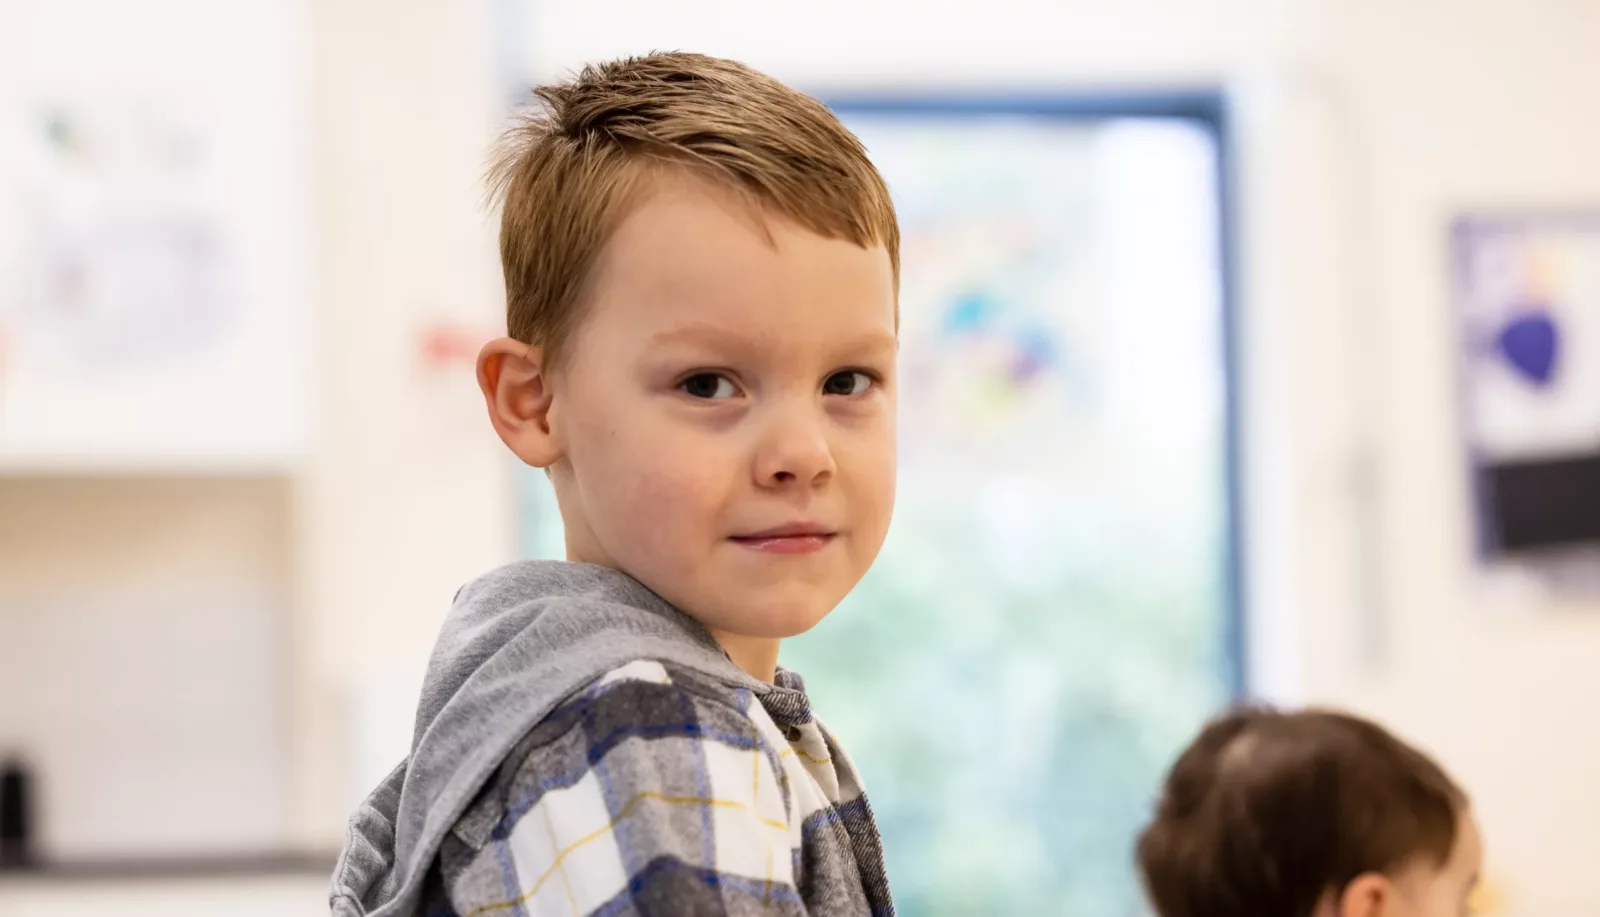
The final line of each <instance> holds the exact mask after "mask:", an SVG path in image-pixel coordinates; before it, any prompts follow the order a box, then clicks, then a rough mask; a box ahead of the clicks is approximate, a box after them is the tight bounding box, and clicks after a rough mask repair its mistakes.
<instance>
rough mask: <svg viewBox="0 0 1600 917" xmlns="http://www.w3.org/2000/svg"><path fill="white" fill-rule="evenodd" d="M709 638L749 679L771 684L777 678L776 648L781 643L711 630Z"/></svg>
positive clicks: (772, 639) (767, 638) (765, 638)
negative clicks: (713, 639)
mask: <svg viewBox="0 0 1600 917" xmlns="http://www.w3.org/2000/svg"><path fill="white" fill-rule="evenodd" d="M711 636H713V637H715V638H717V643H719V644H721V645H722V649H723V650H724V651H725V652H726V653H727V654H728V658H729V659H732V660H733V664H734V665H736V666H738V667H739V668H741V669H744V671H745V673H746V674H748V675H749V676H750V677H751V678H759V679H760V680H762V681H765V682H769V683H770V682H772V681H773V680H774V679H776V678H777V677H778V647H779V645H780V644H781V643H782V641H780V640H777V639H774V638H771V637H746V636H743V635H741V634H730V633H728V632H727V631H721V630H717V629H715V628H712V629H711Z"/></svg>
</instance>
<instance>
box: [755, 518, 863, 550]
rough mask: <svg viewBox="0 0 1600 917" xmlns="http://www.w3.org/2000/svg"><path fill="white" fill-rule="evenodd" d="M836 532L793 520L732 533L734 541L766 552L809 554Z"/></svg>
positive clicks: (819, 547) (820, 546) (836, 535)
mask: <svg viewBox="0 0 1600 917" xmlns="http://www.w3.org/2000/svg"><path fill="white" fill-rule="evenodd" d="M838 534H839V533H838V532H836V531H834V530H833V529H830V528H828V527H826V526H822V525H817V524H815V523H810V522H794V523H790V524H788V525H780V526H777V527H774V528H770V529H764V530H762V531H759V532H751V533H749V534H747V535H734V536H733V538H732V540H733V541H734V543H736V544H739V545H742V546H744V547H746V548H750V549H752V550H755V551H761V552H764V553H767V554H811V553H813V552H816V551H820V550H822V549H823V548H825V547H827V546H828V545H829V544H830V543H831V542H832V541H833V540H834V538H836V537H838Z"/></svg>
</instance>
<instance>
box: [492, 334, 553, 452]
mask: <svg viewBox="0 0 1600 917" xmlns="http://www.w3.org/2000/svg"><path fill="white" fill-rule="evenodd" d="M478 388H480V389H482V390H483V400H484V404H485V405H486V406H487V407H488V408H489V422H490V423H492V424H494V430H495V432H496V433H499V434H500V439H501V440H502V441H504V442H505V444H506V445H507V446H509V447H510V448H511V451H512V452H515V453H516V454H517V457H518V458H520V459H522V460H523V461H524V462H527V463H528V464H529V465H532V466H533V467H535V468H549V467H550V466H551V465H553V464H555V462H556V460H557V459H559V458H560V457H561V444H560V441H559V439H558V437H557V436H556V435H555V433H554V431H553V429H552V427H551V424H550V407H551V391H550V380H549V378H548V377H547V376H546V375H545V372H544V366H543V355H542V354H541V352H540V350H539V348H537V347H534V346H532V345H531V344H524V343H522V342H521V341H515V340H512V339H511V338H495V339H494V340H492V341H490V342H489V343H487V344H485V345H483V350H481V351H479V352H478Z"/></svg>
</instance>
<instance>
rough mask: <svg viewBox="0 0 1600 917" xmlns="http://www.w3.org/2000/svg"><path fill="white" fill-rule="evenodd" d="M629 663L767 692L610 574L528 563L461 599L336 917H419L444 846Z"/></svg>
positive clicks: (692, 627) (684, 621)
mask: <svg viewBox="0 0 1600 917" xmlns="http://www.w3.org/2000/svg"><path fill="white" fill-rule="evenodd" d="M635 659H655V660H660V661H663V662H670V663H674V664H676V665H679V666H682V667H685V668H688V669H693V670H696V671H699V672H703V673H705V674H706V675H709V676H711V677H713V678H716V679H717V680H719V681H729V682H734V683H738V684H742V685H744V686H745V687H747V688H749V689H750V690H751V691H752V692H755V693H756V694H757V695H760V694H763V693H766V692H768V691H770V690H772V686H771V685H769V684H767V683H765V682H762V681H760V680H758V679H755V678H752V677H751V676H749V675H748V674H746V673H745V672H744V671H743V670H741V669H740V668H739V667H738V666H736V665H734V664H733V661H732V660H730V659H729V658H728V656H727V654H726V653H725V652H723V651H722V649H721V648H720V647H719V646H718V645H717V642H716V641H715V640H714V639H713V638H712V637H711V634H710V633H709V632H707V631H706V629H705V627H704V626H702V625H701V624H700V623H699V622H697V621H695V620H694V619H693V618H690V617H689V616H688V615H685V614H683V613H682V612H680V611H678V610H677V609H675V608H673V607H672V606H671V605H668V604H667V603H666V602H665V601H663V600H662V599H661V598H660V597H658V596H657V595H656V594H655V593H653V592H651V591H650V590H648V589H646V588H645V587H644V586H643V585H641V584H640V583H639V582H638V581H637V580H634V579H632V578H631V577H628V576H626V575H624V574H622V573H618V572H616V571H614V570H610V569H607V568H604V567H596V566H591V565H589V564H574V563H562V562H555V561H524V562H521V563H516V564H512V565H510V566H506V567H502V568H500V569H498V570H495V571H493V572H491V573H488V574H487V575H485V576H482V577H480V578H479V579H477V580H474V581H473V582H471V583H469V584H468V585H466V586H465V587H463V588H462V590H461V592H460V593H459V594H457V596H456V601H455V607H454V608H452V609H451V611H450V614H449V616H448V617H447V618H446V619H445V622H444V628H443V630H442V632H441V633H440V635H439V641H438V643H437V644H436V645H435V646H434V650H433V656H432V658H431V659H430V660H429V662H428V672H427V676H426V677H425V679H424V681H423V686H422V697H421V699H420V700H419V702H418V704H417V722H416V728H415V732H414V734H413V737H412V740H411V754H410V756H409V757H408V758H407V759H406V760H405V761H404V762H402V763H401V764H400V766H399V767H397V768H395V770H394V771H393V772H392V773H391V774H389V776H388V777H387V778H385V779H384V781H383V783H381V784H379V786H378V788H377V789H376V790H374V791H373V792H372V795H370V796H368V797H367V799H366V801H364V802H363V803H362V804H361V806H360V808H359V809H357V810H356V813H355V814H354V815H353V816H352V817H351V819H350V825H349V828H348V829H347V831H346V835H345V845H344V850H343V852H341V853H340V855H339V861H338V865H337V866H336V867H335V869H334V877H333V890H332V907H333V914H334V915H337V917H356V915H370V917H399V915H409V914H412V913H414V912H415V910H416V908H417V904H418V902H419V901H420V899H421V894H422V882H423V879H424V877H425V876H426V874H427V871H428V868H429V865H430V864H431V863H432V861H433V859H434V857H435V856H437V855H438V853H439V848H440V845H441V844H442V843H443V840H444V837H445V835H446V834H447V833H448V832H449V831H450V829H451V828H452V827H453V826H454V825H455V823H456V820H457V819H458V818H460V817H461V814H462V813H463V812H464V811H465V810H466V808H467V806H468V804H469V803H470V802H471V801H472V799H473V797H474V796H475V795H476V794H477V792H478V790H479V789H480V788H481V787H482V786H483V785H484V783H485V782H486V781H487V780H488V779H489V777H490V776H491V775H492V774H493V773H494V772H495V770H496V769H497V768H498V767H499V766H500V764H501V762H502V761H503V760H504V759H505V758H506V756H507V755H508V754H509V753H510V752H511V750H512V748H513V747H514V746H515V745H516V744H517V742H518V740H520V739H521V738H522V737H523V736H524V735H525V734H527V733H528V731H529V730H531V729H532V728H533V727H534V726H535V725H536V724H537V723H538V722H539V721H540V720H542V719H543V718H544V717H545V715H546V714H548V713H549V712H550V711H551V710H552V709H554V708H555V707H556V705H558V704H559V703H561V701H562V700H564V699H565V698H567V697H568V696H569V695H571V694H572V693H573V692H574V691H577V690H578V689H579V688H582V687H583V686H585V685H587V684H589V683H590V682H591V681H593V680H594V679H596V678H598V677H599V676H600V675H602V674H604V673H606V672H608V671H610V670H612V669H614V668H616V667H618V666H620V665H622V664H624V663H627V662H630V661H632V660H635Z"/></svg>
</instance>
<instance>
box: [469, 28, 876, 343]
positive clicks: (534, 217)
mask: <svg viewBox="0 0 1600 917" xmlns="http://www.w3.org/2000/svg"><path fill="white" fill-rule="evenodd" d="M534 94H535V96H537V98H538V99H539V101H540V102H541V103H542V104H540V105H539V106H537V107H536V108H535V109H534V110H533V111H532V112H530V113H528V114H526V115H524V116H523V117H522V118H520V119H519V121H518V123H517V124H516V125H515V126H514V127H512V128H511V129H510V130H509V131H507V133H506V135H505V137H504V138H503V139H502V141H501V145H500V147H499V150H498V151H497V155H496V157H495V161H494V164H493V166H492V167H491V169H490V172H489V186H490V193H491V195H492V196H493V198H494V199H495V200H497V201H498V202H499V203H500V204H501V206H502V214H501V222H500V263H501V268H502V270H503V271H504V274H505V286H506V332H507V334H509V335H510V336H511V337H513V338H515V339H517V340H519V341H522V342H523V343H527V344H534V345H537V346H539V347H540V348H541V349H542V350H543V351H544V358H545V361H546V363H547V364H549V363H553V362H555V361H558V360H559V359H560V355H561V353H562V350H563V347H564V346H565V345H566V344H567V342H568V339H569V338H570V336H571V334H572V332H573V330H574V328H575V327H576V325H577V322H578V319H579V317H580V315H581V311H582V310H581V305H582V301H583V298H584V292H585V287H586V284H587V283H588V281H589V277H590V274H591V269H592V267H593V264H594V262H595V259H596V257H597V256H598V255H599V253H600V250H601V249H602V248H603V247H604V246H605V244H606V242H607V240H608V239H609V238H610V237H611V234H612V232H613V230H614V229H615V228H616V226H617V224H618V223H619V222H620V221H621V219H622V217H623V216H624V215H625V213H626V211H627V208H628V207H629V206H630V204H631V203H632V202H633V201H634V200H635V199H636V198H637V196H638V191H639V189H640V186H641V178H642V177H647V176H648V175H649V174H651V172H652V169H653V168H654V167H659V166H673V167H678V168H683V169H687V170H689V171H691V172H693V173H695V174H698V175H700V176H702V177H705V178H707V179H709V180H711V181H713V182H715V183H717V184H718V185H721V186H724V187H727V188H729V189H730V190H732V191H734V192H736V193H738V194H742V195H746V196H748V197H749V198H750V199H751V200H752V202H753V203H755V204H757V205H759V206H760V207H761V208H764V209H765V210H766V211H768V212H771V213H774V214H776V215H779V216H782V217H784V218H787V219H789V220H792V221H793V222H795V223H797V224H799V225H801V226H804V227H805V228H806V229H808V230H810V231H812V232H815V233H817V234H818V235H822V236H826V237H828V238H835V239H845V240H848V241H850V242H853V243H855V244H856V245H859V246H861V247H863V248H871V247H874V246H878V245H881V246H883V247H884V248H885V249H886V250H887V251H888V253H889V261H890V264H891V266H892V268H893V271H894V278H895V286H896V289H898V287H899V277H900V229H899V225H898V223H897V222H896V220H895V213H894V205H893V204H892V202H891V201H890V199H889V191H888V188H887V187H886V186H885V184H884V181H883V177H882V176H881V175H879V174H878V170H877V169H876V168H874V167H873V165H872V163H871V161H869V160H868V158H867V151H866V148H865V147H863V146H862V145H861V141H859V140H857V139H856V137H855V135H853V134H851V133H850V131H849V130H847V129H846V128H845V126H844V125H843V124H841V123H840V122H839V119H838V118H837V117H836V116H835V115H834V114H833V113H832V112H831V111H829V110H828V109H827V108H826V107H825V106H823V105H822V103H820V102H818V101H817V100H816V99H813V98H811V97H810V96H807V95H805V94H803V93H800V92H797V91H795V90H793V89H790V88H789V87H788V86H785V85H784V84H782V83H780V82H778V81H777V80H775V79H773V78H772V77H769V76H767V75H765V74H763V73H760V72H758V71H756V70H753V69H751V68H749V67H747V66H745V65H743V64H740V63H737V62H735V61H730V60H723V59H720V58H715V57H707V56H705V55H701V54H688V53H676V52H675V53H658V54H650V55H647V56H644V57H631V58H625V59H622V60H617V61H612V62H609V63H604V64H595V65H591V66H588V67H585V68H583V70H582V71H581V72H579V73H578V74H577V76H576V77H574V78H573V79H571V80H568V81H566V82H563V83H556V84H552V85H548V86H541V87H538V88H537V89H535V90H534Z"/></svg>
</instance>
